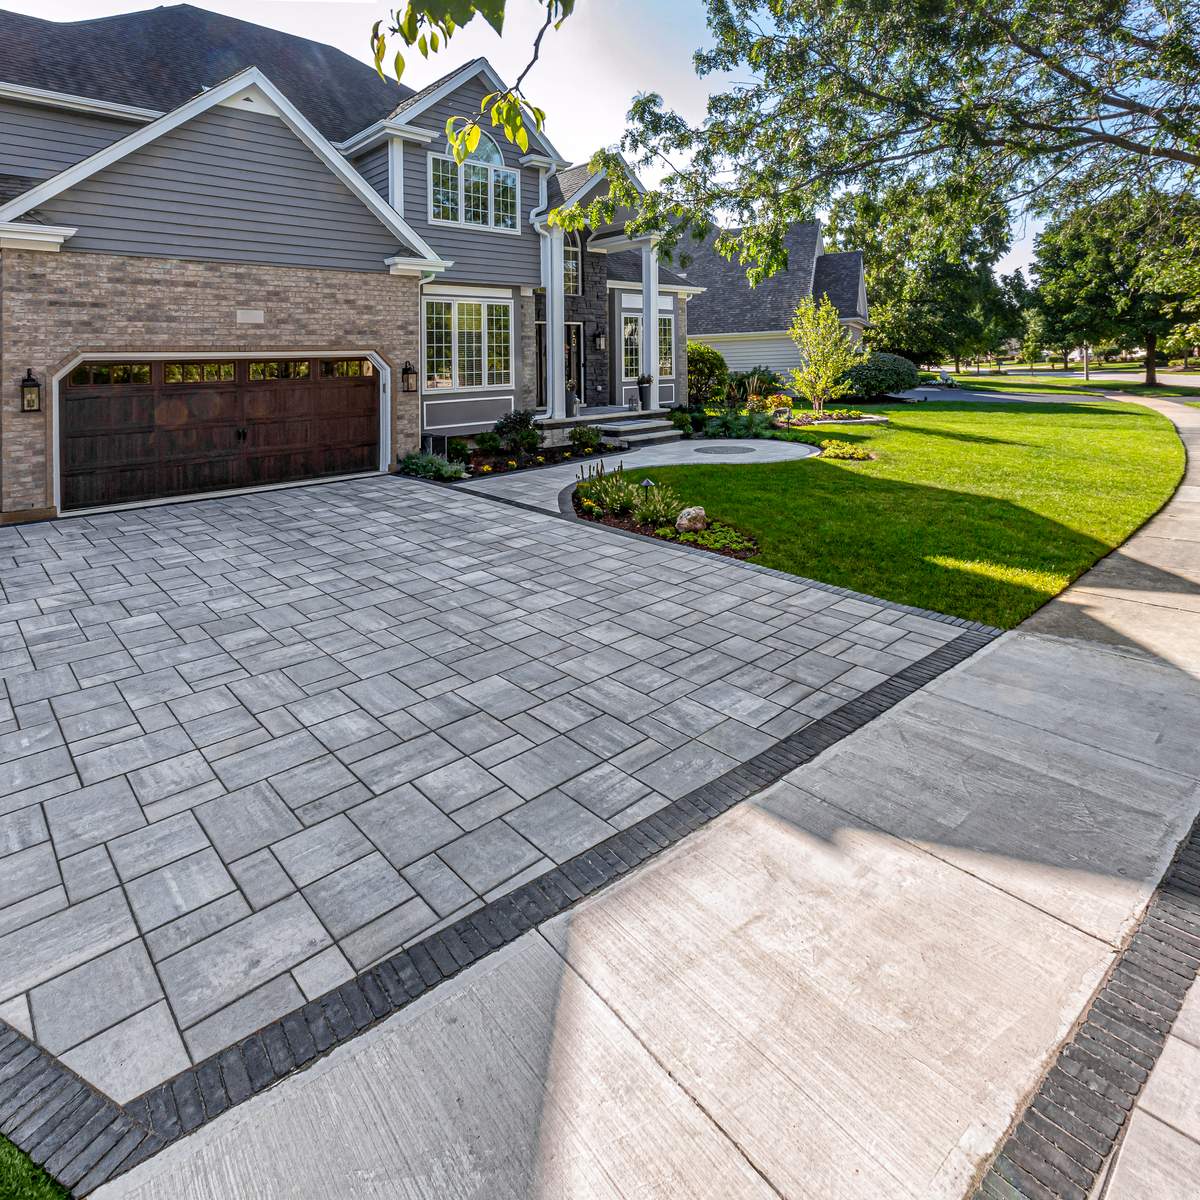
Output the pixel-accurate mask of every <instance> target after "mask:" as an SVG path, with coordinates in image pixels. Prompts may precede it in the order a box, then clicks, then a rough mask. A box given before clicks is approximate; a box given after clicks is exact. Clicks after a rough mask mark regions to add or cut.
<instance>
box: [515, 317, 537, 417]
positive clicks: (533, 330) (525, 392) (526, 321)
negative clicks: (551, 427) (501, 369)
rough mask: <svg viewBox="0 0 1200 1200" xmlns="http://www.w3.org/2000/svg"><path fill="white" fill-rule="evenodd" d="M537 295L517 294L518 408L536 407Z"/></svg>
mask: <svg viewBox="0 0 1200 1200" xmlns="http://www.w3.org/2000/svg"><path fill="white" fill-rule="evenodd" d="M538 299H539V298H538V297H536V296H534V295H533V294H530V295H528V296H525V295H518V297H517V312H518V324H519V326H520V328H519V332H518V337H519V339H520V340H519V342H518V353H519V354H520V362H519V363H518V366H517V371H518V380H517V383H518V387H519V391H518V392H517V406H518V407H519V408H537V402H538V360H537V325H536V320H537V317H538Z"/></svg>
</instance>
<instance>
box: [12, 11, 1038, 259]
mask: <svg viewBox="0 0 1200 1200" xmlns="http://www.w3.org/2000/svg"><path fill="white" fill-rule="evenodd" d="M197 2H198V7H202V8H208V9H212V10H213V11H215V12H221V13H226V14H227V15H229V16H232V17H238V18H240V19H241V20H244V21H253V22H255V23H257V24H259V25H269V26H271V27H273V28H275V29H282V30H285V31H286V32H288V33H294V34H298V35H300V36H302V37H307V38H312V39H313V40H315V41H320V42H325V43H327V44H329V45H332V46H336V47H338V49H340V50H344V51H345V52H346V53H347V54H352V55H354V56H355V57H356V58H360V59H362V60H363V61H364V62H370V61H371V55H370V49H369V46H368V37H369V35H370V31H371V26H372V25H373V24H374V22H375V21H377V20H380V19H382V18H386V16H387V13H388V9H387V5H386V4H385V3H362V2H361V0H237V2H229V0H197ZM0 7H4V8H7V9H10V10H14V11H17V12H24V13H28V14H30V15H31V16H36V17H42V18H44V19H46V20H51V21H79V20H87V19H89V18H92V17H103V16H111V15H112V14H114V13H122V12H136V11H138V10H139V9H145V8H151V7H154V5H153V3H151V2H149V0H140V2H139V0H0ZM543 12H544V10H543V8H542V7H541V5H539V4H538V3H537V0H509V12H508V14H507V16H506V20H505V27H504V35H503V37H500V36H497V35H496V34H495V33H494V32H493V31H492V30H491V28H490V27H489V26H487V25H486V24H485V23H484V22H483V21H482V20H481V19H480V18H476V19H475V20H474V21H472V22H471V24H470V25H468V26H466V27H465V28H463V29H461V30H459V31H458V32H457V33H456V34H455V35H454V37H453V39H452V40H451V42H450V43H449V46H448V48H445V49H443V50H442V51H441V52H440V53H438V54H435V55H431V56H430V58H429V61H425V60H423V59H422V58H421V56H420V55H419V54H418V53H417V52H416V51H415V50H413V51H411V52H408V53H406V55H405V58H406V62H407V66H406V68H405V72H404V76H403V82H404V83H406V84H407V85H408V86H409V87H412V88H420V87H423V86H424V85H425V84H426V83H429V82H430V81H431V80H433V79H436V78H438V77H439V76H441V75H444V74H446V72H447V71H450V70H453V68H454V67H455V66H457V65H458V64H459V63H463V62H466V61H468V60H469V59H472V58H475V57H477V56H479V55H483V56H485V57H486V58H487V59H488V60H489V61H490V62H491V64H492V65H493V66H494V67H495V68H496V70H497V71H498V72H499V74H500V76H501V78H503V79H507V80H511V79H515V78H516V76H517V75H518V74H519V73H520V71H521V69H522V68H523V67H524V66H525V64H526V63H527V62H528V61H529V55H530V50H531V47H532V45H533V39H534V36H535V34H536V32H537V29H538V27H539V26H540V24H541V18H542V14H543ZM708 41H709V38H708V30H707V28H706V26H705V22H704V8H703V5H702V3H701V0H604V2H603V3H601V2H599V0H577V5H576V9H575V12H574V13H573V14H572V16H571V17H569V18H568V19H567V20H566V21H565V22H564V23H563V25H562V27H561V28H560V29H558V30H550V31H549V32H547V34H546V36H545V38H544V39H543V41H542V53H541V57H540V59H539V61H538V63H537V64H536V65H535V66H534V68H533V70H532V71H530V73H529V75H528V77H527V78H526V81H525V88H524V90H525V91H526V93H527V94H528V95H529V96H530V98H531V99H532V100H533V102H534V103H535V104H537V105H538V106H539V107H541V108H543V109H545V110H546V114H547V124H546V132H547V134H548V135H549V136H550V138H551V139H552V140H553V142H554V144H555V146H556V148H557V149H558V150H559V152H560V153H561V154H563V155H564V156H565V157H567V158H569V159H571V161H572V162H580V161H583V160H586V159H588V158H590V157H591V155H592V153H593V152H594V151H595V150H596V149H598V148H599V147H600V146H610V145H615V144H616V143H617V142H618V141H619V140H620V138H621V135H622V133H623V132H624V130H625V114H626V113H627V112H628V110H629V105H630V102H631V101H632V100H633V98H634V96H635V95H637V94H638V93H639V92H643V91H654V92H658V93H659V94H660V95H662V96H663V98H664V100H665V101H666V103H667V105H668V106H669V107H671V108H674V109H676V110H678V111H679V112H681V113H683V114H684V116H686V117H688V118H689V119H691V120H698V119H700V118H701V117H702V116H703V115H704V105H705V101H706V100H707V98H708V94H709V91H710V89H713V88H715V87H723V86H726V85H727V84H728V82H729V77H723V78H720V79H714V78H711V77H710V78H705V79H700V78H698V77H697V75H696V73H695V71H694V69H693V67H692V55H693V53H694V52H695V50H696V49H697V48H699V47H701V46H704V45H706V44H708ZM63 52H64V53H67V54H69V53H70V46H69V43H64V46H63ZM643 174H645V175H646V176H647V178H648V180H651V179H652V175H651V174H650V173H647V172H643ZM1021 233H1024V234H1025V236H1024V237H1015V238H1014V242H1013V247H1012V250H1011V251H1010V252H1009V254H1008V255H1007V256H1006V257H1005V258H1004V259H1003V260H1002V261H1001V263H1000V265H999V269H1000V270H1001V271H1011V270H1013V269H1014V268H1016V267H1018V266H1020V267H1026V268H1027V266H1028V262H1029V260H1030V258H1031V257H1032V253H1033V246H1032V236H1031V233H1032V231H1030V230H1022V228H1021V227H1020V226H1018V228H1017V229H1016V230H1015V231H1014V234H1015V235H1016V234H1021Z"/></svg>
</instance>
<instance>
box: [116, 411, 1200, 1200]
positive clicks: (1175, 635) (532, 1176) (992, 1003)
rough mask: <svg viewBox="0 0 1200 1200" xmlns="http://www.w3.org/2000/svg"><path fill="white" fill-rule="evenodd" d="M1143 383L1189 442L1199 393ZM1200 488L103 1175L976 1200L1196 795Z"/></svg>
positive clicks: (447, 1193) (148, 1183)
mask: <svg viewBox="0 0 1200 1200" xmlns="http://www.w3.org/2000/svg"><path fill="white" fill-rule="evenodd" d="M1147 403H1151V404H1152V406H1153V407H1155V408H1160V409H1161V410H1162V411H1166V412H1169V415H1171V416H1172V418H1173V419H1175V420H1176V421H1177V422H1178V423H1179V425H1180V427H1181V430H1182V431H1183V434H1184V437H1185V440H1187V441H1188V442H1189V443H1190V445H1191V447H1192V448H1193V449H1195V440H1196V438H1197V437H1200V410H1195V409H1187V408H1184V407H1183V406H1180V405H1177V404H1173V403H1170V402H1147ZM1192 461H1193V463H1194V462H1195V461H1196V459H1195V456H1194V455H1193V460H1192ZM1197 482H1200V481H1197V480H1196V479H1195V478H1194V477H1190V478H1189V480H1188V481H1187V483H1186V485H1185V489H1184V490H1182V491H1181V492H1180V493H1179V494H1178V496H1177V497H1176V499H1175V500H1174V501H1173V502H1172V503H1171V504H1170V505H1169V506H1168V508H1167V509H1165V510H1164V512H1163V513H1162V514H1160V515H1159V516H1158V517H1156V518H1155V519H1154V521H1152V522H1151V523H1150V524H1149V525H1147V526H1146V527H1145V529H1144V530H1143V531H1142V532H1141V533H1139V534H1138V535H1136V536H1135V537H1134V538H1133V539H1131V540H1130V542H1129V543H1127V545H1126V546H1125V547H1123V548H1122V550H1121V551H1120V552H1118V554H1117V555H1113V556H1110V558H1109V559H1107V560H1105V562H1104V563H1102V564H1099V565H1098V566H1097V567H1096V568H1094V569H1093V571H1092V572H1089V573H1088V575H1086V576H1084V578H1083V579H1081V580H1080V582H1079V583H1078V584H1077V585H1076V586H1075V587H1074V588H1072V589H1070V590H1069V591H1068V592H1067V593H1064V595H1063V596H1062V597H1060V598H1059V599H1058V600H1056V601H1054V602H1052V603H1051V604H1050V605H1048V606H1047V607H1046V608H1045V609H1043V610H1042V612H1041V613H1039V614H1038V616H1036V617H1035V618H1034V619H1033V620H1031V621H1030V622H1027V623H1026V625H1025V626H1023V627H1022V628H1021V629H1020V630H1019V631H1016V632H1014V633H1012V634H1008V635H1006V636H1005V637H1003V638H1001V639H999V640H998V641H997V642H994V643H993V644H992V645H991V646H989V647H988V648H987V649H986V650H984V651H982V652H980V653H979V654H977V655H976V656H975V657H974V658H972V659H970V660H968V661H967V662H966V663H964V664H962V666H960V667H959V668H957V669H955V670H952V671H950V672H948V673H947V674H945V675H943V676H941V677H940V678H939V679H937V680H936V681H935V682H934V683H932V684H931V685H929V686H928V687H926V688H925V689H924V690H923V691H921V692H918V693H917V694H916V695H914V696H912V697H911V698H910V699H909V700H907V701H904V702H902V703H900V704H899V705H897V706H896V707H895V708H893V709H892V710H890V711H889V712H888V713H886V714H885V715H884V716H882V717H880V718H878V719H877V720H875V721H874V722H872V723H871V724H870V725H868V726H866V727H865V728H863V729H862V730H860V731H859V732H858V733H856V734H853V735H851V736H850V737H847V738H846V739H844V740H843V741H841V742H839V743H838V744H837V745H836V746H834V747H833V748H832V749H831V750H829V751H827V752H826V753H825V754H823V755H821V756H820V757H819V758H818V759H816V760H815V761H813V762H812V763H810V764H808V765H807V766H805V767H802V768H800V769H799V770H797V771H795V772H793V773H792V774H791V775H789V776H788V777H787V778H786V779H785V780H784V781H782V782H780V783H779V784H777V785H775V786H774V787H771V788H769V789H768V790H767V791H765V792H763V793H761V794H760V795H759V796H757V797H756V798H755V799H754V800H753V801H749V802H746V803H743V804H741V805H739V806H738V807H736V808H735V809H733V810H731V811H730V812H729V813H727V814H726V815H725V816H724V817H721V818H718V819H717V820H716V821H714V822H713V823H712V824H711V825H709V826H707V827H706V828H704V829H702V830H700V831H698V832H697V833H695V834H693V835H692V836H691V837H689V838H688V839H687V840H685V841H684V842H683V843H681V844H680V845H679V846H677V847H676V848H675V849H674V850H672V851H668V852H667V853H665V854H663V855H662V856H660V857H659V858H658V859H655V860H653V861H652V862H650V863H649V864H647V865H646V866H645V867H643V868H641V869H639V870H637V871H634V872H632V873H631V874H630V875H629V876H627V877H625V878H624V879H623V880H622V881H620V882H618V883H617V884H615V885H613V886H611V887H610V888H608V889H606V890H605V891H602V892H600V893H598V894H597V895H596V896H594V897H593V898H592V899H590V900H588V901H586V902H584V903H582V904H580V905H579V906H577V907H576V908H575V909H573V910H571V911H570V912H569V913H567V914H565V915H564V916H562V917H559V918H556V919H554V920H552V921H551V922H549V923H547V924H546V925H544V926H542V927H541V929H540V930H538V931H533V932H530V933H528V934H526V935H525V936H524V937H523V938H522V939H521V940H520V941H518V942H516V943H514V944H513V945H511V946H510V947H509V948H508V949H507V950H505V951H502V952H500V953H497V954H496V955H493V956H492V957H490V958H488V959H485V960H484V961H482V962H481V963H479V964H478V965H477V966H475V967H473V968H471V969H469V970H467V971H464V972H463V973H462V974H461V975H460V976H458V977H456V978H455V979H454V980H452V981H451V982H449V983H448V984H446V985H444V986H443V987H441V988H439V989H437V990H436V991H435V992H433V993H432V994H430V995H429V996H428V997H427V998H426V999H424V1000H422V1001H418V1002H416V1003H414V1004H413V1005H411V1006H410V1007H409V1008H407V1009H405V1010H402V1011H401V1012H400V1013H398V1014H397V1015H396V1016H394V1017H393V1018H392V1019H391V1020H389V1021H387V1022H385V1023H384V1024H383V1025H381V1026H379V1027H377V1028H376V1029H375V1030H373V1031H370V1032H368V1033H366V1034H364V1035H363V1036H361V1037H359V1038H357V1039H356V1040H354V1041H352V1042H350V1043H348V1044H346V1045H345V1046H343V1047H342V1048H341V1049H339V1050H337V1051H335V1052H334V1053H333V1054H332V1055H330V1056H329V1057H328V1058H327V1059H325V1060H324V1061H323V1062H321V1063H319V1064H318V1065H317V1066H315V1067H313V1068H311V1069H310V1070H308V1071H306V1072H303V1073H301V1074H298V1075H295V1076H293V1077H291V1078H289V1079H287V1080H285V1081H284V1082H283V1083H281V1084H280V1085H279V1086H277V1087H276V1088H274V1089H272V1090H271V1091H269V1092H266V1093H264V1094H263V1095H261V1096H259V1097H258V1098H256V1099H254V1100H251V1101H248V1102H247V1103H245V1104H242V1105H240V1106H238V1107H237V1108H235V1109H233V1110H231V1111H230V1112H228V1113H227V1114H225V1115H224V1116H221V1117H219V1118H217V1119H216V1120H215V1121H213V1122H211V1123H210V1124H208V1125H206V1126H205V1127H203V1128H202V1129H201V1130H199V1131H198V1132H197V1133H195V1134H193V1135H192V1136H190V1137H188V1138H185V1139H183V1140H182V1141H180V1142H178V1143H176V1144H175V1145H173V1146H172V1147H170V1148H169V1149H167V1150H166V1151H165V1152H163V1153H162V1154H161V1155H159V1156H158V1157H157V1158H155V1159H152V1160H151V1161H149V1162H148V1163H146V1164H144V1165H143V1166H141V1167H140V1168H138V1169H136V1170H135V1171H133V1172H132V1173H130V1174H129V1175H128V1176H126V1177H124V1178H122V1179H119V1180H117V1181H116V1182H115V1183H113V1184H110V1185H108V1186H107V1187H106V1188H104V1189H102V1190H101V1192H99V1193H97V1195H99V1196H102V1197H103V1198H104V1200H116V1198H117V1197H124V1198H133V1197H138V1198H139V1200H143V1198H144V1200H150V1198H151V1197H155V1198H157V1197H160V1196H171V1197H173V1198H200V1197H213V1198H216V1197H228V1196H231V1195H241V1196H254V1197H256V1200H258V1198H264V1200H269V1198H272V1197H285V1196H286V1197H293V1198H295V1197H314V1198H315V1197H327V1196H338V1197H375V1196H378V1197H385V1196H386V1197H481V1198H486V1200H503V1198H508V1197H513V1198H516V1197H544V1198H546V1200H550V1198H554V1200H558V1198H561V1197H572V1198H574V1197H618V1196H632V1195H636V1196H638V1197H660V1196H661V1197H676V1196H687V1197H709V1196H711V1197H714V1198H716V1197H722V1198H725V1197H743V1196H744V1197H759V1196H763V1197H771V1196H787V1197H805V1198H806V1200H808V1198H823V1197H831V1198H832V1197H837V1198H838V1200H844V1198H853V1197H864V1198H866V1197H870V1198H871V1200H877V1198H878V1197H880V1196H888V1197H889V1198H891V1197H914V1198H916V1197H946V1198H953V1200H957V1198H958V1197H962V1196H964V1195H965V1194H967V1193H968V1192H969V1190H970V1188H971V1186H972V1183H973V1181H974V1179H975V1177H976V1175H977V1173H978V1170H979V1169H980V1167H981V1166H982V1164H983V1163H984V1162H985V1161H986V1160H987V1159H988V1157H989V1155H990V1154H991V1152H992V1151H993V1149H994V1148H995V1147H996V1145H997V1144H998V1142H999V1141H1000V1139H1001V1138H1002V1136H1003V1134H1004V1133H1005V1130H1006V1129H1007V1127H1008V1126H1009V1124H1010V1122H1011V1120H1012V1118H1013V1116H1014V1114H1015V1113H1016V1112H1017V1111H1019V1109H1020V1108H1021V1106H1022V1105H1023V1103H1024V1101H1025V1098H1026V1097H1027V1096H1028V1094H1029V1093H1030V1091H1031V1089H1033V1088H1034V1087H1035V1085H1036V1084H1037V1082H1038V1080H1039V1078H1040V1076H1041V1074H1042V1072H1043V1070H1044V1069H1045V1067H1046V1066H1047V1064H1048V1063H1049V1062H1050V1061H1051V1060H1052V1059H1053V1057H1054V1055H1055V1053H1056V1051H1057V1048H1058V1046H1059V1044H1060V1042H1061V1041H1062V1039H1063V1038H1064V1037H1065V1036H1066V1035H1067V1034H1068V1032H1069V1031H1070V1029H1071V1027H1072V1025H1073V1023H1074V1022H1075V1021H1076V1019H1077V1018H1078V1016H1079V1015H1080V1013H1081V1011H1082V1010H1083V1008H1084V1006H1085V1004H1086V1003H1087V1001H1088V998H1089V997H1090V995H1091V994H1092V992H1093V991H1094V989H1095V988H1096V986H1097V984H1098V983H1099V981H1100V980H1101V978H1102V977H1103V975H1104V973H1105V971H1106V970H1107V968H1108V967H1109V965H1110V964H1111V962H1112V960H1113V958H1114V955H1115V954H1116V953H1117V952H1118V950H1119V948H1120V946H1121V945H1122V943H1123V940H1124V938H1125V937H1126V935H1127V933H1128V931H1129V930H1130V928H1131V927H1132V925H1133V924H1134V923H1135V922H1136V920H1137V917H1138V914H1139V912H1140V910H1141V908H1142V907H1143V905H1144V904H1145V902H1146V900H1147V898H1148V896H1149V895H1150V894H1151V892H1152V891H1153V889H1154V887H1155V885H1156V883H1157V882H1158V880H1159V879H1160V877H1161V876H1162V873H1163V871H1164V870H1165V868H1166V866H1167V864H1168V862H1169V861H1170V859H1171V856H1172V854H1173V852H1174V849H1175V847H1176V845H1177V844H1178V842H1179V840H1180V839H1181V838H1182V837H1183V836H1184V834H1185V833H1186V831H1187V830H1188V828H1189V827H1190V826H1191V824H1192V822H1193V820H1194V819H1195V817H1196V814H1197V811H1198V810H1200V761H1198V756H1197V754H1196V752H1195V747H1196V744H1197V741H1198V740H1200V662H1198V661H1197V653H1196V652H1197V645H1198V644H1200V637H1198V636H1197V628H1196V624H1195V622H1196V621H1200V603H1197V594H1198V590H1200V544H1198V543H1200V521H1198V518H1197V509H1198V508H1200V504H1197V502H1196V500H1195V499H1194V493H1193V492H1192V491H1191V490H1190V489H1191V488H1192V487H1194V486H1195V485H1196V483H1197ZM1167 1061H1168V1060H1167V1056H1166V1055H1165V1054H1164V1059H1163V1062H1164V1063H1166V1062H1167ZM1135 1128H1136V1122H1135ZM1131 1145H1133V1136H1132V1134H1131V1135H1130V1139H1129V1143H1127V1150H1126V1152H1127V1153H1128V1147H1129V1146H1131ZM1117 1194H1118V1193H1116V1192H1114V1193H1113V1195H1114V1196H1116V1195H1117ZM1166 1194H1167V1193H1163V1195H1166ZM1172 1194H1173V1195H1178V1194H1179V1193H1178V1191H1177V1190H1176V1192H1174V1193H1172ZM1135 1195H1136V1196H1138V1197H1139V1200H1141V1198H1142V1197H1143V1196H1146V1195H1148V1193H1145V1192H1138V1191H1136V1190H1129V1191H1126V1192H1125V1193H1124V1196H1125V1197H1126V1198H1129V1197H1133V1196H1135Z"/></svg>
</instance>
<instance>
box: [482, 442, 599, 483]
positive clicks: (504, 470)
mask: <svg viewBox="0 0 1200 1200" xmlns="http://www.w3.org/2000/svg"><path fill="white" fill-rule="evenodd" d="M604 453H605V449H604V447H603V446H601V447H600V449H599V450H576V449H575V448H574V447H573V446H543V447H542V448H541V449H540V450H539V451H538V452H537V453H536V454H508V453H506V452H504V451H501V452H500V453H499V454H497V455H490V454H480V453H479V451H477V450H474V451H472V452H471V459H470V461H469V462H468V463H467V464H466V467H467V469H468V470H469V471H470V472H471V477H472V478H473V479H486V478H488V476H489V475H511V474H512V473H513V472H514V471H530V470H534V469H535V468H537V467H553V466H557V465H558V464H559V463H564V462H568V463H570V462H587V461H588V459H592V458H599V457H600V455H602V454H604ZM510 464H511V465H510ZM484 467H487V468H488V469H487V470H486V471H485V470H484V469H483V468H484Z"/></svg>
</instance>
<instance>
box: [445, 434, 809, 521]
mask: <svg viewBox="0 0 1200 1200" xmlns="http://www.w3.org/2000/svg"><path fill="white" fill-rule="evenodd" d="M817 453H818V450H817V447H816V446H810V445H807V444H804V443H801V442H780V441H773V440H772V439H770V438H741V439H736V438H703V439H701V438H695V439H689V440H686V441H678V442H663V443H661V444H660V445H657V446H645V447H643V448H642V449H640V450H634V451H630V452H629V453H622V454H605V455H602V456H599V455H598V456H595V457H592V458H583V459H579V460H578V461H576V462H573V463H561V464H559V465H558V466H554V467H541V468H539V469H537V470H534V471H515V472H513V474H511V475H492V476H490V477H489V476H481V477H479V478H477V479H469V480H467V481H466V482H465V483H460V484H457V485H456V486H457V487H459V488H464V489H467V490H469V491H472V492H478V493H479V494H480V495H481V496H493V497H495V498H497V499H500V500H515V501H516V502H517V503H519V504H528V505H530V506H532V507H534V508H541V509H544V510H545V511H546V512H555V513H556V512H558V497H559V495H560V493H561V492H562V490H563V488H565V487H569V486H570V485H571V484H573V483H574V482H575V481H576V480H577V479H578V478H579V474H580V472H581V471H586V470H588V469H589V468H591V469H593V470H594V469H595V467H596V465H597V463H603V464H604V468H605V470H607V471H615V470H616V469H617V468H618V467H620V466H624V467H625V468H626V470H628V471H631V472H632V471H636V470H640V469H642V468H645V467H666V466H676V465H678V464H680V463H742V464H745V463H766V462H790V461H792V460H793V459H800V458H811V457H813V456H814V455H815V454H817Z"/></svg>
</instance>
